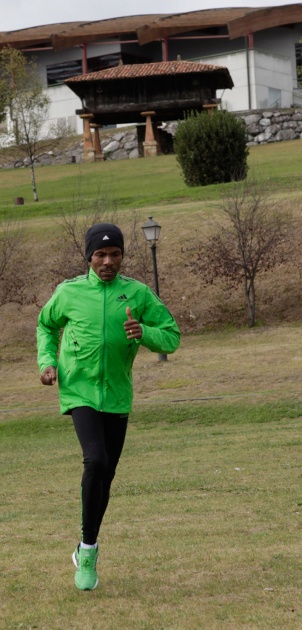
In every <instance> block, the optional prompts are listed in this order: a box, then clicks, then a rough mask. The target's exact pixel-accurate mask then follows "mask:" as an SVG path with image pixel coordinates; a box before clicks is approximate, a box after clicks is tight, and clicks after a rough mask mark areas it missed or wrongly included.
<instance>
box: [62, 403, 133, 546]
mask: <svg viewBox="0 0 302 630" xmlns="http://www.w3.org/2000/svg"><path fill="white" fill-rule="evenodd" d="M72 419H73V423H74V427H75V430H76V433H77V436H78V439H79V442H80V445H81V447H82V451H83V462H84V472H83V476H82V541H83V542H84V543H86V544H87V545H93V544H94V543H95V542H96V541H97V537H98V533H99V529H100V526H101V523H102V520H103V516H104V514H105V511H106V508H107V505H108V501H109V496H110V486H111V482H112V480H113V478H114V475H115V470H116V467H117V464H118V461H119V458H120V455H121V452H122V449H123V445H124V441H125V436H126V430H127V422H128V415H127V414H121V415H120V414H115V413H103V412H101V411H96V410H95V409H92V408H91V407H76V408H75V409H73V410H72Z"/></svg>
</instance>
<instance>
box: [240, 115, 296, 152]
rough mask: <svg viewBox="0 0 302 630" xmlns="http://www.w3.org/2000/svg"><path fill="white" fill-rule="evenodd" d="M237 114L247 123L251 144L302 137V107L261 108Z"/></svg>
mask: <svg viewBox="0 0 302 630" xmlns="http://www.w3.org/2000/svg"><path fill="white" fill-rule="evenodd" d="M237 115H238V116H240V117H241V118H243V120H244V121H245V123H246V126H247V130H248V140H249V141H248V145H249V146H251V145H256V144H266V143H268V142H283V141H284V140H295V139H296V138H300V139H301V138H302V110H301V109H291V110H282V109H278V110H277V109H272V110H264V111H260V110H259V111H253V112H244V113H242V112H240V113H238V114H237Z"/></svg>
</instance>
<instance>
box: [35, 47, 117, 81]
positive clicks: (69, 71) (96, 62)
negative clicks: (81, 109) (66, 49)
mask: <svg viewBox="0 0 302 630" xmlns="http://www.w3.org/2000/svg"><path fill="white" fill-rule="evenodd" d="M120 59H121V53H119V52H118V53H112V54H110V55H99V56H98V57H88V59H87V69H88V72H97V71H98V70H105V69H106V68H111V67H112V66H117V65H118V63H119V61H120ZM46 72H47V85H49V86H50V85H61V84H62V83H64V81H65V79H70V77H76V76H78V75H79V74H83V70H82V60H81V59H77V60H76V61H63V62H62V63H56V64H53V65H51V66H46Z"/></svg>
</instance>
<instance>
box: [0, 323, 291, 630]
mask: <svg viewBox="0 0 302 630" xmlns="http://www.w3.org/2000/svg"><path fill="white" fill-rule="evenodd" d="M301 337H302V329H301V327H299V326H285V325H284V326H280V327H276V328H274V329H260V330H259V329H258V330H255V331H249V330H237V331H236V330H233V331H232V330H227V331H220V332H219V333H215V332H212V333H207V334H204V335H194V336H191V337H190V336H188V337H185V338H184V339H183V342H182V345H181V347H180V349H179V351H178V352H177V353H176V354H175V355H173V356H172V357H170V359H169V361H168V362H167V364H165V365H160V364H158V363H157V361H156V355H153V354H151V353H147V352H144V351H143V352H142V353H139V356H138V359H137V363H136V366H135V374H134V376H135V388H136V392H137V395H136V402H135V405H134V411H133V413H132V415H131V422H130V427H129V432H128V436H127V440H126V445H125V449H124V452H123V455H122V458H121V462H120V465H119V468H118V471H117V476H116V478H115V480H114V484H113V491H112V499H111V502H110V506H109V509H108V512H107V514H106V517H105V521H104V526H103V532H102V536H101V539H100V548H101V560H100V562H99V572H100V586H99V587H98V589H96V590H95V591H93V592H90V593H82V592H78V591H77V590H76V588H75V587H74V584H73V575H74V571H73V565H72V562H71V553H72V551H73V548H74V546H75V545H76V544H77V542H78V539H79V535H80V531H79V524H80V503H79V486H80V475H81V467H82V465H81V454H80V450H79V446H78V443H77V439H76V437H75V434H74V431H73V428H72V424H71V421H70V419H65V418H62V417H60V415H59V413H58V412H57V392H56V390H55V389H54V388H43V387H42V386H40V385H39V382H38V378H37V370H36V367H35V358H34V356H33V353H32V350H30V348H28V349H27V353H26V348H24V349H23V352H22V353H21V354H22V356H23V361H22V360H20V358H19V360H18V361H17V360H15V359H16V358H17V355H14V352H13V350H12V351H11V353H10V355H9V353H8V355H7V357H6V358H5V362H6V363H5V364H4V365H3V371H2V376H1V378H2V379H3V381H1V383H0V385H1V386H2V385H3V386H4V383H5V379H6V382H7V389H6V390H5V388H4V387H3V388H2V389H3V392H4V396H3V400H2V402H1V410H2V416H1V417H2V421H1V422H0V440H1V458H0V474H1V480H2V484H1V494H0V501H1V513H0V514H1V516H0V519H1V530H0V540H1V548H2V576H3V579H2V580H1V585H0V618H1V620H2V621H1V622H0V627H1V628H2V627H3V628H4V629H5V630H16V629H17V628H18V629H19V628H20V629H21V628H22V630H23V629H26V630H30V629H32V628H38V629H40V630H54V629H57V630H61V629H62V628H72V629H73V628H74V629H83V630H90V629H95V630H99V629H102V630H132V629H133V628H134V629H135V630H140V629H150V630H159V629H162V630H163V629H167V630H200V628H202V629H203V628H205V629H208V628H209V629H212V628H213V629H220V628H227V629H228V630H234V629H236V630H237V629H241V628H251V629H256V628H257V629H260V628H261V629H262V628H271V629H272V630H276V628H289V629H296V628H297V629H299V628H301V627H302V610H301V605H300V603H301V569H302V565H301V558H300V547H301V543H300V540H301V527H302V520H301V519H302V491H301V443H302V438H301V417H302V397H301V394H300V386H299V382H300V381H299V375H300V372H301V370H300V367H299V366H300V361H301V358H300V355H299V347H301V342H302V339H301ZM16 352H17V351H16ZM18 352H19V353H20V349H19V350H18ZM19 356H20V355H19ZM10 360H11V369H9V365H10V364H9V361H10ZM257 366H258V367H257ZM257 372H258V377H259V378H258V379H257ZM193 373H195V375H196V380H192V375H193ZM261 376H262V379H261ZM173 401H174V402H173ZM176 401H178V402H176ZM181 401H182V402H181ZM1 624H2V625H1Z"/></svg>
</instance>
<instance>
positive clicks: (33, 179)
mask: <svg viewBox="0 0 302 630" xmlns="http://www.w3.org/2000/svg"><path fill="white" fill-rule="evenodd" d="M30 168H31V185H32V189H33V193H34V201H39V197H38V193H37V186H36V178H35V167H34V162H33V160H31V163H30Z"/></svg>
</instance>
